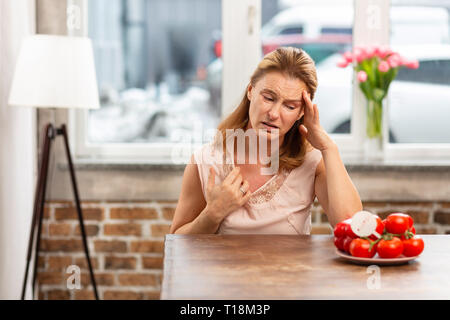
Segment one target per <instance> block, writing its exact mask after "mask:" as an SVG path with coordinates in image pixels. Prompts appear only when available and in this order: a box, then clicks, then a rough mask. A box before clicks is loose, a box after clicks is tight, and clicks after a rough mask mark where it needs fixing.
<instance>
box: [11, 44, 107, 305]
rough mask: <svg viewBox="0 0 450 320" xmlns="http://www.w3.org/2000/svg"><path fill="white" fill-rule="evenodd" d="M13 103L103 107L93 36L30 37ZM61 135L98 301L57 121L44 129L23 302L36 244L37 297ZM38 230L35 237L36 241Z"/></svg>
mask: <svg viewBox="0 0 450 320" xmlns="http://www.w3.org/2000/svg"><path fill="white" fill-rule="evenodd" d="M9 105H11V106H31V107H37V108H84V109H96V108H99V98H98V89H97V81H96V74H95V66H94V58H93V50H92V43H91V40H90V39H89V38H87V37H68V36H54V35H34V36H31V37H28V38H26V39H25V40H24V41H23V43H22V47H21V50H20V53H19V57H18V59H17V64H16V69H15V72H14V76H13V81H12V86H11V91H10V96H9ZM58 135H61V136H63V138H64V145H65V152H66V156H67V160H68V165H69V171H70V178H71V182H72V188H73V192H74V198H75V204H76V209H77V214H78V220H79V223H80V231H81V237H82V241H83V246H84V252H85V255H86V259H87V263H88V267H89V273H90V277H91V282H92V286H93V289H94V295H95V298H96V299H97V300H98V293H97V286H96V283H95V277H94V272H93V270H92V264H91V259H90V257H89V249H88V245H87V241H86V232H85V228H84V222H83V215H82V210H81V205H80V199H79V195H78V187H77V182H76V178H75V171H74V168H73V163H72V157H71V154H70V148H69V141H68V138H67V130H66V126H65V125H64V124H62V125H61V127H59V128H55V127H54V125H53V124H52V123H49V124H47V125H46V127H45V132H44V143H43V144H42V152H41V162H40V168H39V174H38V182H37V187H36V193H35V199H34V208H33V218H32V223H31V230H30V238H29V243H28V252H27V264H26V268H25V275H24V280H23V286H22V296H21V298H22V300H23V299H25V291H26V284H27V279H28V269H29V266H30V261H31V256H32V252H33V247H34V251H35V255H34V256H35V259H34V266H33V278H32V291H33V293H32V295H33V299H34V296H35V294H34V292H35V282H36V275H37V264H38V263H37V262H38V258H39V245H40V238H41V228H42V218H43V212H44V203H45V192H46V187H47V176H48V164H49V155H50V149H51V145H52V142H53V141H54V139H55V138H56V137H57V136H58ZM35 231H36V232H37V234H36V240H35V237H34V235H35Z"/></svg>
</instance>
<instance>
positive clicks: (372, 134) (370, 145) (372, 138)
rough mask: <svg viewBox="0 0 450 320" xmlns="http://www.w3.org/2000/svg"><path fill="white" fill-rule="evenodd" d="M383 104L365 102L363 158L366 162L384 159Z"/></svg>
mask: <svg viewBox="0 0 450 320" xmlns="http://www.w3.org/2000/svg"><path fill="white" fill-rule="evenodd" d="M382 124H383V102H382V101H375V100H367V108H366V138H365V142H364V158H365V160H366V161H381V160H383V158H384V144H383V126H382Z"/></svg>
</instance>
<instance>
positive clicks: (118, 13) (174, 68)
mask: <svg viewBox="0 0 450 320" xmlns="http://www.w3.org/2000/svg"><path fill="white" fill-rule="evenodd" d="M88 6H89V7H88V12H89V23H88V28H89V30H88V35H89V37H91V39H92V41H93V46H94V54H95V63H96V71H97V80H98V86H99V93H100V97H101V108H100V109H98V110H91V111H90V112H89V118H88V141H89V142H95V143H135V142H139V143H147V142H149V143H151V142H178V141H179V137H180V136H195V134H192V132H193V131H194V130H197V129H198V126H201V127H202V128H203V129H204V130H207V129H209V128H215V127H216V126H217V124H218V121H219V115H220V108H221V103H220V98H218V97H220V90H221V82H222V78H221V75H220V74H217V72H216V69H217V66H216V63H215V60H216V56H215V53H216V52H217V50H219V49H220V47H219V46H218V45H217V43H216V40H217V39H216V38H217V34H220V30H221V1H220V0H197V1H191V0H180V1H166V0H95V1H88ZM196 128H197V129H196Z"/></svg>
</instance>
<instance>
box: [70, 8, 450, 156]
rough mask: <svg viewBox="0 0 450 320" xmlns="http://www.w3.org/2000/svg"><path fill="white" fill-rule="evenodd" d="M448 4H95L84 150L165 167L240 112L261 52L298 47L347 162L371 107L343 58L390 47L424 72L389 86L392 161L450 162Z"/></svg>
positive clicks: (78, 120)
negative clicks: (91, 93) (95, 106)
mask: <svg viewBox="0 0 450 320" xmlns="http://www.w3.org/2000/svg"><path fill="white" fill-rule="evenodd" d="M68 1H73V0H68ZM85 3H86V2H85ZM424 6H426V8H424ZM411 7H416V8H411ZM417 7H421V8H420V9H419V13H417ZM449 8H450V5H448V3H447V2H446V1H439V0H437V1H433V2H432V3H429V2H428V1H425V0H409V1H400V0H390V1H388V0H380V1H377V2H376V3H375V2H370V3H366V2H361V1H353V0H339V1H333V3H332V4H330V2H327V3H326V4H323V5H322V4H319V3H318V2H313V1H303V0H280V1H277V2H274V1H272V0H242V1H236V2H231V1H221V0H179V1H165V0H108V1H106V0H96V1H89V2H88V10H87V11H88V13H89V19H88V20H89V22H88V26H89V30H88V31H87V34H88V35H89V36H90V37H91V38H92V39H93V43H94V50H95V58H96V67H97V76H98V84H99V92H100V93H101V99H102V100H101V102H102V108H101V109H99V110H95V111H90V112H86V111H71V114H72V116H71V118H70V119H71V125H70V127H71V128H73V129H72V130H73V132H72V133H73V134H71V136H72V137H74V139H75V140H74V141H75V150H76V155H77V157H78V158H83V157H85V158H98V159H114V158H117V159H120V160H125V161H129V160H130V159H143V161H152V160H155V159H157V160H158V161H162V162H164V161H167V158H168V157H169V156H170V152H171V146H173V143H177V142H178V141H179V139H180V137H181V138H183V139H185V138H187V140H186V141H191V142H192V140H195V142H199V141H201V140H202V139H203V141H204V140H205V137H201V135H200V137H199V136H198V135H197V134H196V132H198V129H199V127H200V130H202V132H204V131H205V130H208V128H211V129H212V128H216V126H217V124H218V123H219V121H220V119H221V117H224V116H225V115H226V114H228V113H229V112H231V110H233V109H234V107H235V106H236V101H238V100H239V99H240V98H241V96H242V93H243V88H244V87H245V85H246V83H247V82H248V78H249V75H250V74H251V72H252V71H253V70H254V67H255V66H256V64H257V62H258V61H259V60H260V59H261V57H262V55H263V54H266V53H268V52H270V51H272V50H275V49H276V48H277V47H279V46H296V47H299V48H302V49H304V50H305V51H306V52H308V53H309V54H310V55H311V57H312V58H313V59H314V61H315V62H316V66H317V72H318V78H319V88H318V91H317V94H316V97H315V103H317V105H318V106H319V111H320V119H321V124H322V125H323V126H324V128H325V129H326V130H327V132H329V133H331V134H332V137H333V139H334V140H335V141H336V142H337V143H338V146H339V148H340V150H341V153H342V155H343V158H344V159H345V158H349V159H353V157H355V159H359V158H360V156H361V154H362V151H363V147H362V144H363V141H364V134H365V127H364V124H365V100H364V97H363V95H362V94H361V93H360V92H359V89H358V87H357V82H356V81H355V80H354V77H355V74H353V72H352V70H351V68H345V69H342V68H337V67H336V63H337V61H338V59H339V58H340V53H343V52H344V51H347V50H349V49H351V47H352V46H354V45H366V44H374V43H375V44H383V43H384V44H388V43H390V44H391V45H392V47H393V48H394V49H395V50H397V51H399V52H401V53H404V54H405V55H406V56H410V57H412V58H414V57H415V58H417V59H418V60H419V61H420V68H419V69H417V70H409V69H402V70H401V71H400V72H399V74H398V77H397V79H396V80H395V81H394V82H393V83H392V87H391V89H390V92H389V97H388V112H387V113H386V116H385V119H384V122H385V123H384V124H385V128H387V129H386V130H387V131H389V138H386V139H387V140H386V143H388V144H387V148H386V149H387V152H386V155H387V156H386V158H387V160H391V159H393V160H397V159H413V158H414V159H416V158H425V157H428V158H429V159H448V158H450V131H449V129H447V127H448V126H447V124H446V123H445V121H446V119H448V118H449V117H448V110H450V106H449V103H447V101H450V96H449V92H450V90H448V89H449V81H450V80H449V79H450V73H449V72H450V71H449V68H450V51H449V49H448V47H449V46H450V43H449V30H450V28H449ZM250 9H251V10H250ZM436 9H437V10H438V11H439V13H438V11H436ZM432 10H434V11H432ZM430 12H431V13H430ZM255 21H256V23H257V26H256V27H255V25H254V24H255ZM369 22H370V23H369ZM250 25H252V27H250ZM388 26H389V28H388ZM222 28H224V29H223V30H222ZM250 30H251V31H250ZM402 48H403V49H402ZM407 48H408V49H407ZM414 48H415V49H414ZM222 54H223V55H224V57H222ZM223 60H224V61H227V62H226V63H225V64H224V63H223ZM222 91H223V92H224V94H222ZM424 92H425V93H424ZM413 107H415V108H413ZM385 136H386V135H385ZM157 160H155V161H157Z"/></svg>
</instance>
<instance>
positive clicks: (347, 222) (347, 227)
mask: <svg viewBox="0 0 450 320" xmlns="http://www.w3.org/2000/svg"><path fill="white" fill-rule="evenodd" d="M342 223H344V224H345V234H346V235H347V237H350V238H352V239H355V238H358V236H357V235H356V234H355V233H354V232H353V230H352V228H351V226H350V224H351V223H352V219H347V220H344V221H342Z"/></svg>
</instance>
